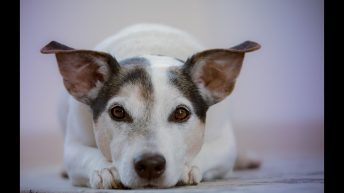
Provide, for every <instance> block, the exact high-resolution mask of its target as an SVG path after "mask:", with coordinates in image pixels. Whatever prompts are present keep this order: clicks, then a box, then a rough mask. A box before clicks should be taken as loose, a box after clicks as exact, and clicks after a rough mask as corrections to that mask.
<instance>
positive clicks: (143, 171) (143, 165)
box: [134, 153, 166, 180]
mask: <svg viewBox="0 0 344 193" xmlns="http://www.w3.org/2000/svg"><path fill="white" fill-rule="evenodd" d="M165 166H166V160H165V158H164V157H163V156H162V155H159V154H147V153H146V154H142V155H140V156H138V157H136V158H135V159H134V168H135V171H136V173H137V175H138V176H140V177H141V178H143V179H146V180H152V179H155V178H159V177H160V176H161V175H162V174H163V173H164V172H165Z"/></svg>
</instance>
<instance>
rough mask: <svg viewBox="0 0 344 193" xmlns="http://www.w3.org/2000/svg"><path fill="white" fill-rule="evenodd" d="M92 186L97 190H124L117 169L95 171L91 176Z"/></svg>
mask: <svg viewBox="0 0 344 193" xmlns="http://www.w3.org/2000/svg"><path fill="white" fill-rule="evenodd" d="M90 186H91V188H96V189H113V188H122V185H121V183H120V180H119V175H118V173H117V170H116V168H103V169H101V170H95V171H93V172H92V174H91V176H90Z"/></svg>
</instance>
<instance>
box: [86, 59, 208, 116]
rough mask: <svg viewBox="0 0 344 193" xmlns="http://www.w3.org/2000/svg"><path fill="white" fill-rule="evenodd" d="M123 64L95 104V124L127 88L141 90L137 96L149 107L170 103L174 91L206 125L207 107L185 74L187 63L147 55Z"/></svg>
mask: <svg viewBox="0 0 344 193" xmlns="http://www.w3.org/2000/svg"><path fill="white" fill-rule="evenodd" d="M119 63H120V65H121V66H122V68H121V70H120V71H119V72H118V73H117V74H113V75H112V76H111V77H110V79H109V81H107V82H106V83H105V84H104V87H103V88H102V89H101V91H100V92H99V95H98V97H97V98H96V99H95V100H94V102H93V103H92V104H91V108H92V110H93V119H94V120H95V121H96V120H97V118H98V117H99V116H100V114H101V113H103V112H104V111H105V110H106V108H107V106H109V105H111V104H109V103H111V101H112V99H113V98H116V96H117V95H118V94H119V93H120V92H121V91H123V90H126V89H127V88H136V90H139V92H135V93H136V95H137V93H139V95H140V97H139V98H138V99H137V100H141V102H143V103H145V105H146V106H151V105H152V104H153V103H156V102H157V101H163V100H169V98H170V97H171V96H170V95H168V94H167V93H166V92H168V89H166V88H174V89H173V90H175V91H176V92H175V93H176V95H180V96H183V97H184V98H186V99H187V100H189V101H190V103H191V104H192V106H193V109H195V113H196V114H197V116H198V117H199V118H200V119H201V120H203V121H204V119H205V113H206V110H207V106H206V105H205V103H204V101H203V100H202V99H201V96H200V95H199V93H198V89H197V87H196V86H195V85H194V84H193V83H192V81H191V78H190V77H189V76H188V75H187V74H186V73H184V72H183V69H182V65H183V61H181V60H179V59H177V58H173V57H167V56H155V55H146V56H138V57H132V58H128V59H125V60H122V61H120V62H119ZM133 86H134V87H133ZM133 94H134V93H133ZM137 96H138V95H137ZM157 98H158V99H159V100H157ZM161 98H164V99H161Z"/></svg>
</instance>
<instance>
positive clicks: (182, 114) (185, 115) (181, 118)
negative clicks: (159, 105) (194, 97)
mask: <svg viewBox="0 0 344 193" xmlns="http://www.w3.org/2000/svg"><path fill="white" fill-rule="evenodd" d="M189 117H190V112H189V110H188V109H187V108H186V107H183V106H179V107H177V108H176V110H174V112H173V113H172V114H171V115H170V118H169V121H173V122H178V123H181V122H185V121H187V120H188V119H189Z"/></svg>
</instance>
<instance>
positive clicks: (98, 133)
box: [94, 121, 112, 162]
mask: <svg viewBox="0 0 344 193" xmlns="http://www.w3.org/2000/svg"><path fill="white" fill-rule="evenodd" d="M98 123H99V121H98ZM94 134H95V137H96V143H97V146H98V148H99V150H100V151H101V152H102V154H103V155H104V157H105V158H106V159H107V160H108V161H109V162H111V161H112V158H111V148H110V143H111V138H112V137H111V136H112V133H111V132H110V131H109V130H108V129H106V127H104V125H102V124H97V123H94Z"/></svg>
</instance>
